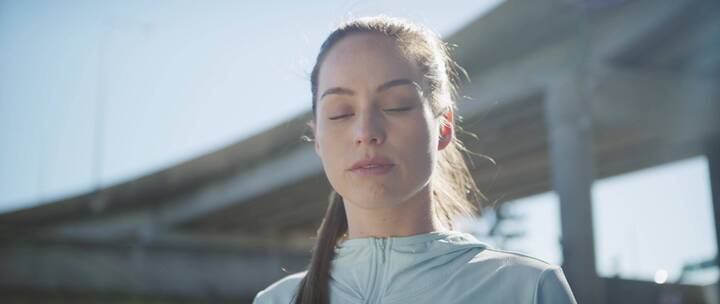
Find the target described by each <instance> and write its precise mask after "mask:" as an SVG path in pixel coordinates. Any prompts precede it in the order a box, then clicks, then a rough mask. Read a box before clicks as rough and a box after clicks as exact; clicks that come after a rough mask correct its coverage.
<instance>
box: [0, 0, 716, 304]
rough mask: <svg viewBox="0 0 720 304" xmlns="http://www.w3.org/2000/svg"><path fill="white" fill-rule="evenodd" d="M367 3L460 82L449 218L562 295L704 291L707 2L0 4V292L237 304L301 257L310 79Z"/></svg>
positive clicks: (710, 241) (710, 82) (599, 297)
mask: <svg viewBox="0 0 720 304" xmlns="http://www.w3.org/2000/svg"><path fill="white" fill-rule="evenodd" d="M376 14H386V15H391V16H398V17H404V18H407V19H410V20H412V21H415V22H419V23H422V24H424V25H426V26H428V27H430V28H432V29H434V30H435V31H437V32H438V33H439V34H440V35H441V36H442V37H443V39H445V40H446V41H448V42H450V43H452V44H455V45H457V48H456V49H455V57H456V59H457V60H458V62H459V63H460V64H461V65H462V66H463V67H465V68H466V69H467V71H468V73H469V75H470V78H471V81H470V82H467V83H464V84H462V86H461V88H460V93H461V95H462V96H463V100H462V101H461V102H460V104H459V111H458V112H459V115H460V116H462V118H463V119H462V124H461V126H462V127H463V128H464V129H465V131H466V132H465V133H461V134H460V137H461V138H462V139H463V140H464V141H465V143H466V144H467V146H468V147H469V148H470V149H471V150H472V151H474V152H476V153H480V154H482V155H485V156H487V157H478V156H472V155H468V161H469V162H471V163H472V173H473V175H474V176H475V178H476V181H477V182H478V184H479V186H480V189H481V190H482V191H483V192H484V194H485V195H486V196H487V197H488V201H486V202H482V204H483V205H484V206H485V208H484V209H483V211H482V212H481V214H479V215H478V216H477V217H473V218H464V219H458V221H459V223H460V229H461V230H463V231H466V232H469V233H472V234H474V235H475V236H476V237H478V239H480V240H482V241H484V242H486V243H488V244H490V245H491V246H493V247H497V248H501V249H506V250H512V251H518V252H522V253H526V254H530V255H533V256H536V257H539V258H542V259H544V260H547V261H549V262H552V263H556V264H561V265H562V266H563V269H564V271H565V274H566V276H567V278H568V280H569V281H570V284H571V286H572V288H573V291H574V292H575V295H576V297H577V298H578V300H579V303H720V302H719V299H720V286H719V285H718V284H717V281H718V276H719V271H718V263H717V255H718V241H717V240H718V236H719V235H720V2H718V1H715V0H685V1H675V0H542V1H521V0H505V1H502V0H491V1H452V2H448V3H442V2H440V1H409V0H402V1H357V0H355V1H345V0H343V1H315V2H307V3H306V2H290V1H286V2H281V1H274V2H273V1H266V2H256V3H251V2H241V1H207V2H198V1H79V0H77V1H72V0H62V1H43V0H36V1H19V0H18V1H12V0H3V1H0V302H3V303H230V302H232V303H250V302H251V301H252V298H253V297H254V295H255V294H256V293H257V291H259V290H260V289H262V288H264V287H266V286H267V285H269V284H270V283H272V282H274V281H276V280H278V279H279V278H281V277H283V276H285V275H287V274H288V273H294V272H298V271H302V270H304V268H305V267H306V264H307V263H308V261H309V256H310V255H309V254H310V252H309V250H310V248H311V246H312V243H313V241H314V239H313V237H314V235H315V231H316V229H317V228H318V226H319V224H320V221H321V217H322V215H323V212H324V209H325V207H326V206H327V194H328V193H329V184H328V182H327V180H326V179H325V177H324V174H323V171H322V167H321V164H320V161H319V159H318V158H317V156H316V155H315V154H314V150H313V148H312V144H310V143H307V142H305V141H303V140H302V136H303V135H304V134H306V132H307V130H306V127H305V122H306V121H307V120H308V119H309V118H310V116H309V115H310V105H311V101H310V98H311V97H310V88H309V72H310V70H311V69H312V64H313V63H314V60H315V56H316V54H317V51H318V50H319V47H320V44H321V43H322V41H323V39H324V38H325V37H326V35H327V34H328V33H329V32H330V31H331V30H332V28H333V27H334V26H336V25H337V24H339V23H340V22H342V21H344V20H347V19H350V18H352V17H357V16H364V15H376ZM488 158H491V159H492V161H491V160H489V159H488Z"/></svg>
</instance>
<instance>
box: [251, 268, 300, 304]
mask: <svg viewBox="0 0 720 304" xmlns="http://www.w3.org/2000/svg"><path fill="white" fill-rule="evenodd" d="M306 272H307V271H303V272H298V273H294V274H291V275H288V276H286V277H284V278H282V279H280V280H278V281H276V282H275V283H272V284H271V285H270V286H268V287H267V288H265V289H263V290H261V291H260V292H258V293H257V295H256V296H255V300H253V304H289V303H291V302H292V300H293V297H294V296H295V294H296V293H297V289H298V287H299V285H300V281H302V279H303V278H304V277H305V273H306Z"/></svg>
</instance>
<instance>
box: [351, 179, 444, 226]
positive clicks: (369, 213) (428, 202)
mask: <svg viewBox="0 0 720 304" xmlns="http://www.w3.org/2000/svg"><path fill="white" fill-rule="evenodd" d="M431 196H432V194H431V193H430V190H429V187H425V188H424V189H423V190H421V191H419V192H418V193H417V194H416V195H415V196H413V197H411V198H410V199H408V200H407V201H405V202H403V203H401V204H398V205H396V206H392V207H389V208H374V209H365V208H359V207H357V206H356V205H354V204H352V202H347V201H346V202H345V212H346V215H347V220H348V235H347V238H348V239H354V238H363V237H390V236H411V235H416V234H422V233H428V232H433V231H445V230H447V228H446V227H445V226H444V225H443V224H442V223H441V222H440V221H439V220H438V219H437V218H436V217H435V216H434V212H433V210H432V198H431Z"/></svg>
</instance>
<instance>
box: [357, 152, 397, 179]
mask: <svg viewBox="0 0 720 304" xmlns="http://www.w3.org/2000/svg"><path fill="white" fill-rule="evenodd" d="M394 167H395V164H393V163H392V162H391V161H390V160H389V159H387V158H385V157H380V156H375V157H373V158H368V159H364V160H361V161H359V162H357V163H355V164H354V165H353V166H352V167H350V171H351V172H353V173H355V174H358V175H360V176H368V175H383V174H387V173H389V172H390V171H392V169H393V168H394Z"/></svg>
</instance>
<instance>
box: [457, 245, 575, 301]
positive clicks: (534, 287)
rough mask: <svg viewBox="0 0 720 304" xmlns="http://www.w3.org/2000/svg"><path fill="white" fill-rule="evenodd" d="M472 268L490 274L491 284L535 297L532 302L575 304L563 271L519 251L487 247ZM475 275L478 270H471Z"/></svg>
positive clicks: (479, 254) (476, 257) (477, 256)
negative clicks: (492, 282)
mask: <svg viewBox="0 0 720 304" xmlns="http://www.w3.org/2000/svg"><path fill="white" fill-rule="evenodd" d="M469 264H474V266H471V267H469V268H471V269H476V270H477V271H481V272H482V273H485V274H488V273H491V274H492V275H493V278H488V279H489V280H492V281H497V282H498V283H500V284H503V285H506V286H513V289H515V290H516V291H520V290H523V291H524V292H526V293H529V294H530V295H532V298H533V301H532V303H576V302H575V299H574V296H573V294H572V291H571V290H570V285H569V284H568V282H567V280H566V279H565V275H564V273H563V271H562V268H561V267H560V266H559V265H555V264H552V263H549V262H547V261H544V260H542V259H539V258H536V257H533V256H529V255H526V254H522V253H519V252H513V251H506V250H498V249H492V248H486V249H485V250H483V251H481V252H480V253H478V254H476V255H475V256H474V257H473V259H472V260H471V261H470V263H469ZM471 272H475V271H471Z"/></svg>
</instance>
